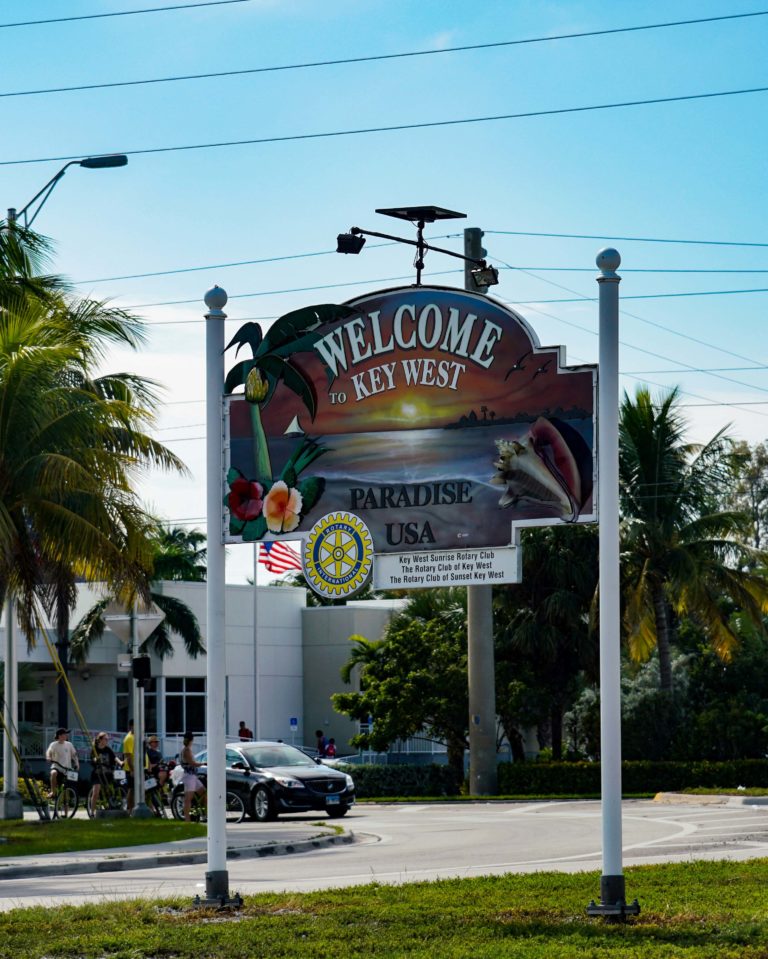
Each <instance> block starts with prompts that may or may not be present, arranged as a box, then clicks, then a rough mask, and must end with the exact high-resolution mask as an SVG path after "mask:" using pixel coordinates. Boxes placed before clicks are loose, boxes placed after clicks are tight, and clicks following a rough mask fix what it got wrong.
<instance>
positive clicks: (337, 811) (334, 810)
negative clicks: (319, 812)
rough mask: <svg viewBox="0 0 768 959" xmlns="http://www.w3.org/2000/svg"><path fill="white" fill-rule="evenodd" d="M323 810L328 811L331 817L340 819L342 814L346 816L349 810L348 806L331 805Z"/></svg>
mask: <svg viewBox="0 0 768 959" xmlns="http://www.w3.org/2000/svg"><path fill="white" fill-rule="evenodd" d="M325 811H326V812H327V813H328V815H329V816H330V817H331V819H341V817H342V816H346V815H347V813H348V812H349V806H332V807H331V808H329V809H326V810H325Z"/></svg>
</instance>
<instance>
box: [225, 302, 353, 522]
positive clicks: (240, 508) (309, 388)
mask: <svg viewBox="0 0 768 959" xmlns="http://www.w3.org/2000/svg"><path fill="white" fill-rule="evenodd" d="M354 313H355V311H354V310H353V309H352V308H351V307H347V306H336V305H335V304H323V305H319V306H311V307H306V308H304V309H301V310H295V311H293V312H291V313H286V314H285V315H284V316H281V317H280V318H279V319H278V320H275V322H274V323H273V324H272V326H271V327H270V328H269V329H268V330H267V332H266V333H263V332H262V329H261V326H260V325H259V324H258V323H246V324H245V325H243V326H242V327H241V328H240V329H239V330H238V331H237V333H236V334H235V336H234V337H233V338H232V340H231V341H230V342H229V344H228V345H227V347H226V348H227V349H230V347H232V346H235V345H236V346H237V350H236V351H235V353H236V355H237V353H239V352H240V349H241V347H243V346H245V345H247V346H249V347H250V350H251V358H250V359H247V360H240V361H239V362H238V363H237V364H236V365H235V366H234V367H232V369H231V370H230V371H229V373H228V374H227V376H226V379H225V383H224V392H225V393H232V392H233V391H234V390H235V389H237V387H239V386H244V387H245V399H246V400H247V402H248V404H249V408H250V414H251V430H252V433H253V449H254V474H253V476H250V477H248V476H244V475H243V474H242V473H241V472H240V471H239V470H237V469H234V468H233V469H231V470H230V471H229V475H228V477H227V479H228V482H229V486H230V490H231V492H230V493H229V494H228V496H227V499H226V505H227V506H228V508H229V511H230V531H231V532H232V533H235V534H237V535H242V537H243V539H244V540H258V539H261V538H262V537H263V536H264V534H265V533H266V532H267V530H269V531H270V532H273V533H288V532H292V531H293V530H294V529H295V528H296V527H297V526H298V524H299V522H300V520H301V517H302V516H303V514H304V513H306V512H307V511H308V510H309V509H311V508H312V506H314V504H315V503H316V502H317V500H318V499H319V498H320V495H321V494H322V491H323V488H324V485H325V484H324V481H323V480H322V479H321V478H317V477H309V478H306V479H303V480H301V481H300V480H299V477H300V476H301V474H302V472H303V471H304V470H305V469H306V468H307V467H308V466H310V464H311V463H313V462H314V461H315V460H316V459H317V458H318V457H319V456H322V454H323V453H324V452H325V447H324V446H322V445H321V444H319V443H318V442H317V441H315V440H313V439H311V438H310V437H309V436H306V435H302V436H301V438H300V439H299V440H298V442H297V446H296V449H295V450H294V453H293V455H292V456H291V457H290V459H289V460H288V462H287V463H286V464H285V465H284V466H283V468H282V471H281V473H280V476H279V477H277V478H276V477H275V476H274V474H273V468H272V461H271V457H270V452H269V444H268V442H267V437H266V433H265V432H264V426H263V423H262V419H261V410H262V408H263V407H264V406H265V405H266V404H268V403H269V402H270V400H271V399H272V397H273V395H274V392H275V389H276V388H277V386H278V384H279V383H284V384H285V386H287V387H288V388H289V389H290V390H291V391H292V392H293V393H295V394H296V396H298V397H299V399H300V400H301V401H302V403H303V404H304V405H305V407H306V408H307V411H308V412H309V415H310V418H311V419H314V417H315V413H316V410H317V391H316V389H315V384H314V383H313V382H312V380H311V379H310V378H309V377H308V376H307V375H306V374H305V373H304V371H303V370H302V369H301V367H300V366H299V365H298V364H297V363H296V362H295V361H294V360H293V359H292V356H293V354H295V353H296V354H298V353H302V352H305V351H307V350H310V349H312V347H313V346H314V344H315V343H316V342H317V340H318V338H319V337H320V335H321V333H320V327H321V326H322V325H323V324H325V323H330V322H332V321H334V320H339V319H343V318H345V317H347V316H353V315H354Z"/></svg>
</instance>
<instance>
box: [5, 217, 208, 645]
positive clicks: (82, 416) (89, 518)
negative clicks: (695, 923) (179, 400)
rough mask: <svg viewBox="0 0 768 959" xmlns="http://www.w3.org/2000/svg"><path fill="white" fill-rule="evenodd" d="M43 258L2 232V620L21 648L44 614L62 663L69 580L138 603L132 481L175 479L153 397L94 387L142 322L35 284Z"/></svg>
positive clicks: (139, 529)
mask: <svg viewBox="0 0 768 959" xmlns="http://www.w3.org/2000/svg"><path fill="white" fill-rule="evenodd" d="M49 253H50V246H49V244H48V242H47V241H46V240H45V239H44V238H42V237H40V236H39V235H37V234H35V233H33V232H31V231H28V230H25V229H23V228H21V227H20V226H18V225H17V224H4V225H3V224H0V609H2V607H3V605H4V603H5V601H6V600H7V598H8V597H9V596H12V597H13V598H14V599H15V600H16V603H17V608H18V612H19V619H20V622H21V625H22V628H23V629H24V631H25V632H26V634H27V636H28V638H29V642H30V643H34V637H35V633H36V630H37V629H38V628H40V627H41V626H42V623H43V614H44V613H46V612H47V613H48V615H51V616H52V617H53V618H54V619H55V620H56V621H57V630H58V636H59V650H60V654H61V653H62V651H63V652H66V646H67V639H68V633H69V612H70V610H71V608H72V606H73V605H74V600H75V590H76V583H77V582H78V581H79V580H88V581H95V582H103V583H106V584H108V586H109V588H110V590H111V591H112V592H113V593H114V594H115V595H117V596H119V597H121V598H122V599H124V600H126V601H132V599H133V598H134V597H139V598H142V599H145V600H146V599H148V597H149V583H150V580H151V579H152V576H153V560H154V559H155V557H156V554H157V552H158V527H157V521H156V520H155V519H154V518H153V517H151V516H150V515H149V514H148V513H147V512H146V511H145V509H144V508H143V507H142V505H141V503H140V502H139V500H138V498H137V496H136V492H135V484H136V479H137V477H138V476H139V475H140V474H141V472H142V471H145V470H147V469H150V468H156V467H160V468H163V469H166V470H172V471H177V472H184V470H185V467H184V465H183V463H182V462H181V460H179V459H178V457H176V456H175V455H174V454H173V453H172V452H171V451H170V450H168V449H167V448H166V447H164V446H163V445H162V444H161V443H159V442H158V441H157V440H155V439H153V438H152V436H151V435H150V433H149V430H150V428H151V427H152V425H153V422H154V417H155V410H156V406H157V402H158V387H157V384H155V383H154V382H152V381H151V380H149V379H147V378H145V377H142V376H139V375H136V374H134V373H110V374H106V375H97V373H96V370H97V367H98V366H99V365H100V364H101V363H102V361H103V360H104V359H105V356H106V352H107V350H108V349H109V348H110V347H128V348H130V349H136V348H138V347H139V346H140V345H141V344H142V343H143V342H144V334H143V330H142V324H141V322H140V321H139V320H138V319H137V318H135V317H134V316H132V315H131V314H129V313H127V312H126V311H124V310H120V309H116V308H114V307H111V306H109V305H108V304H107V303H104V302H98V301H94V300H89V299H79V298H77V297H75V296H73V295H72V294H71V292H70V291H69V289H68V287H67V284H66V283H65V282H64V281H63V280H61V279H60V278H59V277H56V276H52V275H47V274H45V273H43V272H42V267H43V265H44V263H45V261H46V259H47V257H48V255H49ZM198 546H199V543H198ZM193 645H194V644H193ZM197 645H198V647H199V648H201V647H200V644H199V634H198V640H197ZM198 651H199V649H198Z"/></svg>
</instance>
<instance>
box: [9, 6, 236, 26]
mask: <svg viewBox="0 0 768 959" xmlns="http://www.w3.org/2000/svg"><path fill="white" fill-rule="evenodd" d="M228 3H250V0H205V2H202V3H175V4H174V5H173V6H169V7H145V8H144V9H143V10H114V11H113V12H112V13H83V14H81V15H80V16H77V17H51V18H50V19H49V20H18V21H16V22H15V23H0V30H5V29H8V28H10V27H39V26H42V25H43V24H46V23H72V22H73V21H75V20H103V19H105V18H106V17H133V16H136V15H137V14H140V13H167V12H168V11H169V10H194V9H195V8H196V7H223V6H224V5H225V4H228Z"/></svg>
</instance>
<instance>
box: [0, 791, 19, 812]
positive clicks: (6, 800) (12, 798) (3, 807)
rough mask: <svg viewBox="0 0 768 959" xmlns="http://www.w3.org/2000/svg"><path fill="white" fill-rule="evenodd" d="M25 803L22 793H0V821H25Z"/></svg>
mask: <svg viewBox="0 0 768 959" xmlns="http://www.w3.org/2000/svg"><path fill="white" fill-rule="evenodd" d="M23 818H24V803H23V801H22V798H21V793H17V792H16V791H15V790H14V789H10V790H8V792H2V793H0V819H23Z"/></svg>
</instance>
